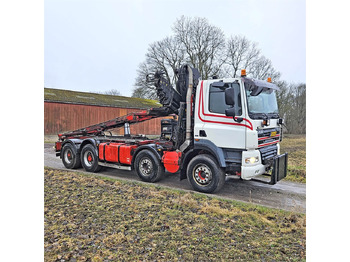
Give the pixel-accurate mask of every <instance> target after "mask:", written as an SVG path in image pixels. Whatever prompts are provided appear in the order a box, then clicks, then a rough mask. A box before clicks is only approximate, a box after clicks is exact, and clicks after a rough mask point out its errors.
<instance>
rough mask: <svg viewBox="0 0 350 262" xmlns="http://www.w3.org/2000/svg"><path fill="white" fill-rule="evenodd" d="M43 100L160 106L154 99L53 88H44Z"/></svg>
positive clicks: (144, 107)
mask: <svg viewBox="0 0 350 262" xmlns="http://www.w3.org/2000/svg"><path fill="white" fill-rule="evenodd" d="M44 101H45V102H57V103H66V104H79V105H95V106H110V107H120V108H137V109H149V108H152V107H160V106H161V104H160V103H159V102H158V101H156V100H150V99H142V98H135V97H125V96H115V95H104V94H96V93H88V92H77V91H71V90H62V89H54V88H44Z"/></svg>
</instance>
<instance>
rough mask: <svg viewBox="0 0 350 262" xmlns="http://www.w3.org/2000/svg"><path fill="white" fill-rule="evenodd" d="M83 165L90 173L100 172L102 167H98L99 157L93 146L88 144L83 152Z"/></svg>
mask: <svg viewBox="0 0 350 262" xmlns="http://www.w3.org/2000/svg"><path fill="white" fill-rule="evenodd" d="M80 155H81V164H82V165H83V167H84V169H85V170H86V171H88V172H98V171H100V169H101V166H99V165H98V156H97V153H96V149H95V148H94V146H93V145H91V144H87V145H85V146H84V147H83V149H82V150H81V154H80Z"/></svg>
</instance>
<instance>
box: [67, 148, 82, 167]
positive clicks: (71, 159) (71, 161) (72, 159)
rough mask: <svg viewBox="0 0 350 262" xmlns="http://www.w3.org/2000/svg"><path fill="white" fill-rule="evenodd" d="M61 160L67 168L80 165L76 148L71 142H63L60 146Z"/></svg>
mask: <svg viewBox="0 0 350 262" xmlns="http://www.w3.org/2000/svg"><path fill="white" fill-rule="evenodd" d="M62 162H63V165H64V166H65V167H66V168H69V169H75V168H78V167H80V166H81V162H80V156H79V154H77V153H76V148H74V146H73V145H72V144H71V143H67V144H65V145H64V146H63V148H62Z"/></svg>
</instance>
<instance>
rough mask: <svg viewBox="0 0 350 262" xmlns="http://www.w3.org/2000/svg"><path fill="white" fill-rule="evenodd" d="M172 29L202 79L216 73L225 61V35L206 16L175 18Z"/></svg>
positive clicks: (188, 59)
mask: <svg viewBox="0 0 350 262" xmlns="http://www.w3.org/2000/svg"><path fill="white" fill-rule="evenodd" d="M173 31H174V33H175V38H176V39H177V40H178V42H179V43H181V44H182V45H183V46H184V49H185V51H186V55H187V61H188V62H189V63H190V64H192V66H194V67H196V68H197V69H198V70H199V73H200V75H201V76H202V78H203V79H207V78H208V77H210V76H213V75H218V74H219V73H220V70H221V65H222V64H223V63H224V62H225V58H224V49H225V35H224V33H223V32H222V30H221V29H220V28H218V27H216V26H213V25H210V24H209V22H208V20H207V19H206V18H201V17H195V18H190V17H185V16H182V17H181V18H180V19H177V20H176V22H175V24H174V27H173Z"/></svg>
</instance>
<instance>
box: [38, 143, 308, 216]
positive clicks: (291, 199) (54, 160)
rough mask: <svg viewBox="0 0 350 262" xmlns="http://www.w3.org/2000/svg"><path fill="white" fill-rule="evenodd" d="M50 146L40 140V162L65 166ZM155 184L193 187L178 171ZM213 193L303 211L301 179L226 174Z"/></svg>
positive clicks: (126, 174)
mask: <svg viewBox="0 0 350 262" xmlns="http://www.w3.org/2000/svg"><path fill="white" fill-rule="evenodd" d="M53 146H54V144H53V143H44V165H45V166H46V167H51V168H57V169H63V170H68V169H66V168H65V166H64V165H63V163H62V161H61V159H60V158H59V157H56V155H55V150H54V148H53ZM76 170H77V171H79V172H85V171H84V169H83V168H79V169H76ZM90 174H91V173H90ZM95 174H96V175H98V176H105V177H112V178H117V179H124V180H131V181H140V182H141V180H140V178H139V177H138V176H137V175H136V174H135V173H134V172H133V171H123V170H117V169H114V168H104V169H103V170H101V171H100V172H99V173H95ZM142 183H144V182H142ZM157 184H158V185H161V186H166V187H171V188H176V189H183V190H188V191H193V190H192V187H191V185H190V184H189V183H188V181H187V179H184V180H182V181H180V179H179V177H178V175H176V174H171V173H166V174H165V177H164V178H163V179H162V180H161V181H159V182H157ZM215 196H218V197H221V198H225V199H231V200H238V201H243V202H249V203H254V204H258V205H262V206H267V207H273V208H278V209H284V210H288V211H294V212H298V213H305V212H306V187H305V184H301V183H293V182H289V181H283V180H282V181H280V182H278V183H277V184H275V185H273V186H271V185H267V184H263V183H259V182H256V181H243V180H241V179H237V178H226V182H225V185H224V187H223V188H222V189H221V190H220V192H218V193H216V194H215Z"/></svg>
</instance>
